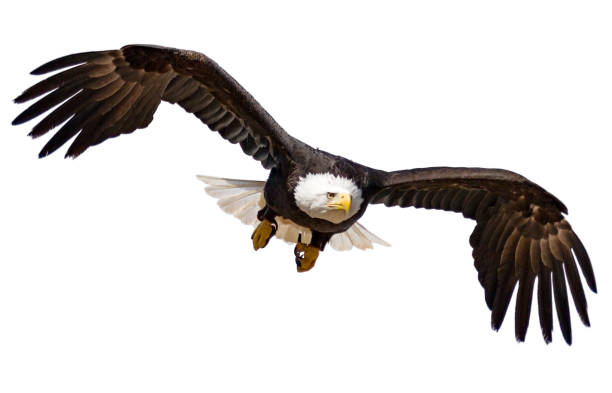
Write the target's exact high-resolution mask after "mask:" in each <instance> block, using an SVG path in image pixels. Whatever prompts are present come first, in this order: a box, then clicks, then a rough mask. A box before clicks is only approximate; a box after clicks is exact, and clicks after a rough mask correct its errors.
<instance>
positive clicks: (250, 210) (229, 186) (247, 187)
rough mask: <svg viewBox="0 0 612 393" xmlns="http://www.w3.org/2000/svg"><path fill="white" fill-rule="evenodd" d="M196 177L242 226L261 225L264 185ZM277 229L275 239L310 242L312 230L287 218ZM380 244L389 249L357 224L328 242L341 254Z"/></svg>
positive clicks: (279, 222)
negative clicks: (258, 215) (260, 212)
mask: <svg viewBox="0 0 612 393" xmlns="http://www.w3.org/2000/svg"><path fill="white" fill-rule="evenodd" d="M197 178H198V179H199V180H201V181H202V182H204V183H206V188H205V190H206V192H207V193H208V195H210V196H212V197H213V198H216V199H217V200H218V201H217V204H218V205H219V207H220V208H221V210H223V211H224V212H226V213H228V214H231V215H233V216H234V217H236V218H238V219H239V220H240V221H241V222H242V223H243V224H247V225H253V226H254V227H256V226H257V225H258V224H259V220H258V219H257V212H258V211H259V210H260V209H262V208H263V207H264V206H265V203H266V202H265V200H264V197H263V189H264V185H265V182H263V181H255V180H236V179H224V178H219V177H211V176H203V175H198V176H197ZM276 221H277V222H278V229H277V231H276V234H275V236H276V237H278V238H279V239H283V240H284V241H286V242H289V243H296V242H297V239H298V235H300V234H301V235H302V241H303V242H305V243H309V242H310V238H311V233H310V229H308V228H305V227H303V226H300V225H297V224H296V223H294V222H293V221H291V220H288V219H286V218H282V217H277V219H276ZM374 243H377V244H380V245H383V246H387V247H388V246H390V244H389V243H387V242H386V241H384V240H382V239H381V238H379V237H378V236H376V235H374V234H373V233H372V232H370V231H368V230H367V229H366V228H365V227H363V225H361V224H359V223H355V224H354V225H353V226H352V227H350V228H349V229H348V230H347V231H345V232H342V233H338V234H335V235H334V236H332V238H331V239H330V241H329V244H330V246H331V247H332V248H334V249H336V250H340V251H346V250H350V249H351V248H353V247H356V248H359V249H361V250H365V249H368V248H372V247H373V244H374Z"/></svg>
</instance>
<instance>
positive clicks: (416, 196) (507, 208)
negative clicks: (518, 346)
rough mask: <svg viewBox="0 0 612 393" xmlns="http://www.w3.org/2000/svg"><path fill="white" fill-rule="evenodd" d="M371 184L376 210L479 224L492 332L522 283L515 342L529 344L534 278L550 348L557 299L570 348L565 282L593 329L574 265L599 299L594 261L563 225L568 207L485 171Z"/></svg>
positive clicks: (478, 249) (438, 171)
mask: <svg viewBox="0 0 612 393" xmlns="http://www.w3.org/2000/svg"><path fill="white" fill-rule="evenodd" d="M372 184H373V185H372V186H371V188H370V190H369V191H370V203H384V204H385V205H386V206H401V207H409V206H413V207H417V208H426V209H441V210H448V211H455V212H460V213H463V215H464V216H465V217H467V218H471V219H474V220H476V227H475V229H474V232H473V233H472V235H471V236H470V244H471V246H472V248H473V253H472V255H473V256H474V265H475V267H476V269H477V271H478V280H479V281H480V283H481V284H482V286H483V288H484V291H485V300H486V303H487V305H488V307H489V308H490V309H491V311H492V312H491V326H492V327H493V329H495V330H498V329H499V328H500V326H501V324H502V322H503V320H504V316H505V315H506V311H507V309H508V305H509V303H510V300H511V298H512V293H513V291H514V289H515V287H516V284H517V283H518V291H517V296H516V311H515V334H516V338H517V340H519V341H524V340H525V334H526V332H527V327H528V325H529V316H530V312H531V302H532V297H533V290H534V286H535V280H536V278H537V281H538V286H537V288H538V296H537V298H538V311H539V315H540V326H541V327H542V335H543V336H544V340H545V341H546V342H547V343H548V342H550V341H551V340H552V298H553V297H554V299H555V308H556V310H557V316H558V319H559V325H560V326H561V332H562V334H563V337H564V338H565V341H566V342H567V343H568V344H571V341H572V333H571V324H570V314H569V305H568V296H567V286H566V282H567V285H568V286H569V288H570V292H571V294H572V297H573V299H574V304H575V306H576V310H577V311H578V315H579V316H580V318H581V320H582V322H583V323H584V324H585V325H587V326H589V324H590V323H589V317H588V313H587V302H586V297H585V294H584V289H583V287H582V282H581V279H580V274H579V273H578V268H577V266H576V260H577V261H578V265H579V266H580V269H581V270H582V275H583V276H584V279H585V281H586V283H587V285H588V286H589V288H591V290H592V291H593V292H596V291H597V288H596V283H595V275H594V274H593V268H592V266H591V262H590V259H589V257H588V255H587V252H586V250H585V248H584V246H583V245H582V243H581V242H580V239H578V236H577V235H576V234H575V233H574V231H573V230H572V228H571V226H570V224H569V223H568V222H567V221H566V220H565V218H564V217H563V213H567V209H566V207H565V206H564V205H563V203H561V201H559V200H558V199H557V198H555V197H554V196H553V195H551V194H550V193H548V192H546V191H545V190H544V189H542V188H541V187H539V186H538V185H536V184H534V183H532V182H531V181H529V180H527V179H526V178H524V177H522V176H520V175H517V174H516V173H513V172H509V171H505V170H501V169H481V168H425V169H413V170H407V171H398V172H391V173H386V172H377V173H375V174H373V181H372ZM574 256H575V258H574Z"/></svg>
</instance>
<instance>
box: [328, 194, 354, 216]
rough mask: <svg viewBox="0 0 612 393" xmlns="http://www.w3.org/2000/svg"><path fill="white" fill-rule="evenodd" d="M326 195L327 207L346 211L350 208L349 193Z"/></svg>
mask: <svg viewBox="0 0 612 393" xmlns="http://www.w3.org/2000/svg"><path fill="white" fill-rule="evenodd" d="M328 197H329V198H330V200H329V202H327V207H331V208H332V209H337V210H344V211H345V212H346V213H348V211H349V210H351V194H346V193H338V194H335V195H334V194H331V195H329V194H328Z"/></svg>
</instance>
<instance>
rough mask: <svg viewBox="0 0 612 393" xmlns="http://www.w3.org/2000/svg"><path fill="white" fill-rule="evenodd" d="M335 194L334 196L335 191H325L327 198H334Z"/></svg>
mask: <svg viewBox="0 0 612 393" xmlns="http://www.w3.org/2000/svg"><path fill="white" fill-rule="evenodd" d="M335 196H336V193H335V192H328V193H327V199H332V198H334V197H335Z"/></svg>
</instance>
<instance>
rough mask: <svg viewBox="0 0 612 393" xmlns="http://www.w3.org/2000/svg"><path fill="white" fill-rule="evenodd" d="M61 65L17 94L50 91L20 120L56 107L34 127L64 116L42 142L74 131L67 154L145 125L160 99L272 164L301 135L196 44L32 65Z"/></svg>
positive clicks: (51, 145) (25, 96) (51, 146)
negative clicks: (289, 130) (197, 49)
mask: <svg viewBox="0 0 612 393" xmlns="http://www.w3.org/2000/svg"><path fill="white" fill-rule="evenodd" d="M67 67H71V68H68V69H67V70H64V71H61V72H59V73H57V74H55V75H52V76H51V77H49V78H47V79H45V80H43V81H41V82H39V83H37V84H35V85H34V86H32V87H30V88H29V89H27V90H26V91H24V92H23V93H22V94H21V95H20V96H19V97H17V98H16V99H15V102H17V103H22V102H25V101H28V100H31V99H33V98H36V97H39V96H41V95H43V94H46V93H48V94H47V95H45V96H44V97H42V98H41V99H39V100H38V101H36V102H35V103H34V104H32V105H31V106H30V107H29V108H27V109H26V110H25V111H23V112H22V113H21V114H20V115H19V116H17V118H15V120H14V121H13V124H21V123H23V122H26V121H28V120H31V119H33V118H34V117H36V116H38V115H41V114H42V113H44V112H46V111H48V110H50V109H52V108H54V107H57V108H56V109H55V110H53V111H52V112H51V113H50V114H49V115H47V116H46V117H45V118H44V119H43V120H41V121H40V122H39V123H38V124H37V125H36V126H35V127H34V128H33V129H32V132H31V133H30V135H31V136H32V137H38V136H41V135H43V134H45V133H46V132H48V131H49V130H51V129H52V128H54V127H56V126H58V125H60V124H62V123H64V122H65V124H64V125H63V126H62V127H61V128H60V129H59V131H57V132H56V133H55V135H53V137H52V138H51V139H50V140H49V141H48V142H47V144H46V145H45V146H44V147H43V149H42V150H41V152H40V154H39V156H40V157H44V156H47V155H49V154H51V153H53V152H54V151H55V150H57V149H58V148H59V147H60V146H62V145H63V144H64V143H66V142H67V141H68V140H69V139H70V138H72V137H74V136H75V135H76V138H75V139H74V141H73V142H72V144H71V145H70V148H69V149H68V152H67V153H66V156H67V157H76V156H78V155H79V154H81V153H83V152H84V151H85V150H86V149H87V148H88V147H89V146H93V145H96V144H99V143H101V142H103V141H104V140H106V139H107V138H112V137H116V136H118V135H121V134H125V133H130V132H133V131H134V130H136V129H138V128H145V127H146V126H147V125H149V123H150V122H151V121H152V120H153V114H154V113H155V111H156V109H157V106H158V105H159V103H160V102H161V100H164V101H168V102H171V103H178V104H179V105H180V106H181V107H183V108H184V109H185V110H186V111H188V112H190V113H193V114H194V115H196V116H197V117H198V118H199V119H200V120H201V121H202V122H203V123H205V124H206V125H208V127H209V128H210V129H211V130H214V131H217V132H219V134H220V135H221V136H222V137H223V138H225V139H227V140H228V141H230V142H231V143H239V144H240V146H241V147H242V150H243V151H244V152H245V153H246V154H248V155H250V156H252V157H253V158H254V159H256V160H258V161H260V162H261V164H262V165H263V166H264V167H265V168H271V167H273V166H274V165H275V164H276V163H277V160H278V159H279V157H280V156H279V155H280V154H285V155H288V154H289V152H290V151H291V150H292V149H293V148H294V147H295V146H297V145H301V144H302V143H301V142H299V141H298V140H296V139H295V138H292V137H291V136H289V135H288V134H287V133H286V132H285V131H284V130H283V129H282V128H281V127H280V126H279V125H278V124H277V123H276V122H275V121H274V119H272V117H271V116H270V115H269V114H268V113H267V112H266V111H265V110H264V109H263V108H262V107H261V106H260V105H259V104H258V103H257V101H255V99H254V98H253V97H252V96H251V95H250V94H249V93H248V92H247V91H246V90H245V89H244V88H243V87H242V86H240V85H239V84H238V82H236V81H235V80H234V79H233V78H232V77H231V76H230V75H229V74H227V73H226V72H225V71H224V70H223V69H222V68H221V67H219V65H217V64H216V63H215V62H214V61H212V60H211V59H209V58H208V57H206V56H205V55H203V54H201V53H197V52H192V51H186V50H180V49H173V48H164V47H157V46H148V45H128V46H125V47H123V48H121V49H119V50H108V51H99V52H86V53H77V54H73V55H68V56H65V57H61V58H59V59H56V60H53V61H50V62H49V63H46V64H44V65H42V66H40V67H38V68H37V69H35V70H34V71H32V74H35V75H39V74H44V73H47V72H51V71H57V70H60V69H63V68H67Z"/></svg>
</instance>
